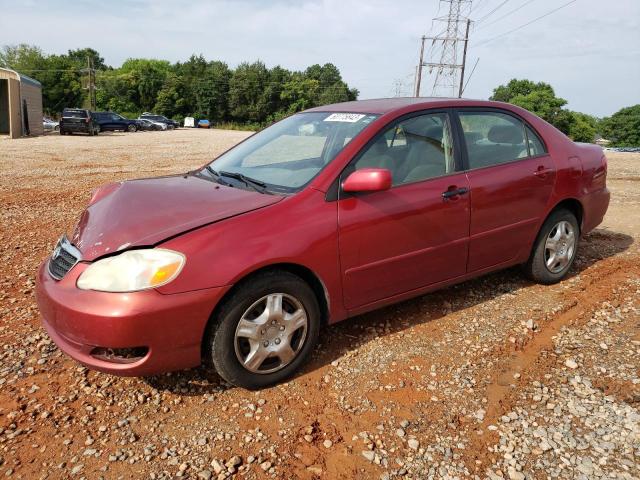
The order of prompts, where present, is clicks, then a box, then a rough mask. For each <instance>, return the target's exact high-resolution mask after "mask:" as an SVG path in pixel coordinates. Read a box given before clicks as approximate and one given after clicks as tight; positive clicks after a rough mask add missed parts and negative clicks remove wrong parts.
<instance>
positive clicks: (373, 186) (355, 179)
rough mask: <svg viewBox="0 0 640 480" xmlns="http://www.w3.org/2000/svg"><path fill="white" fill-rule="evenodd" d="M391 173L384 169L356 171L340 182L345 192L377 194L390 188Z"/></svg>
mask: <svg viewBox="0 0 640 480" xmlns="http://www.w3.org/2000/svg"><path fill="white" fill-rule="evenodd" d="M391 183H392V178H391V172H390V171H389V170H387V169H386V168H363V169H362V170H356V171H355V172H353V173H352V174H351V175H349V176H348V177H347V179H346V180H345V181H344V182H342V190H343V191H345V192H352V193H354V192H379V191H382V190H389V189H390V188H391Z"/></svg>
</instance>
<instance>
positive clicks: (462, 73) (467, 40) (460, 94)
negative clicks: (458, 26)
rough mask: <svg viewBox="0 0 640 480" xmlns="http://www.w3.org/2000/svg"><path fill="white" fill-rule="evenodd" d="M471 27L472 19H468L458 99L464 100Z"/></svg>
mask: <svg viewBox="0 0 640 480" xmlns="http://www.w3.org/2000/svg"><path fill="white" fill-rule="evenodd" d="M470 26H471V19H470V18H467V29H466V30H465V32H464V50H463V51H462V68H461V70H460V89H459V90H458V98H462V91H463V90H464V67H465V66H466V64H467V45H468V44H469V27H470Z"/></svg>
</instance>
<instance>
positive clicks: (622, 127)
mask: <svg viewBox="0 0 640 480" xmlns="http://www.w3.org/2000/svg"><path fill="white" fill-rule="evenodd" d="M600 129H601V133H602V135H603V136H604V138H606V139H608V140H611V142H612V145H614V146H616V147H640V104H638V105H633V106H632V107H626V108H623V109H621V110H618V111H617V112H616V113H614V114H613V115H611V116H610V117H606V118H603V119H602V122H601V123H600Z"/></svg>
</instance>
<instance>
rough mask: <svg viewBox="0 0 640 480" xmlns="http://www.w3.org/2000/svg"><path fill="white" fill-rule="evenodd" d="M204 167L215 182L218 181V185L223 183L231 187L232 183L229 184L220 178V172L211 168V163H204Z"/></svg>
mask: <svg viewBox="0 0 640 480" xmlns="http://www.w3.org/2000/svg"><path fill="white" fill-rule="evenodd" d="M204 169H205V170H206V171H207V172H209V173H210V174H211V176H213V178H214V179H215V181H216V182H218V183H219V184H220V185H225V186H227V187H232V186H233V185H231V184H230V183H227V182H225V181H223V180H221V179H220V176H221V175H220V173H219V172H217V171H216V170H214V169H213V167H212V166H211V165H205V167H204Z"/></svg>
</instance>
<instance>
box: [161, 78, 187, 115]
mask: <svg viewBox="0 0 640 480" xmlns="http://www.w3.org/2000/svg"><path fill="white" fill-rule="evenodd" d="M186 90H187V89H186V87H185V83H184V80H183V78H182V77H180V76H178V75H177V74H176V73H175V72H170V73H169V74H168V75H167V78H166V80H165V81H164V84H163V85H162V88H161V89H160V91H158V96H157V98H156V105H155V107H154V108H153V111H154V112H155V113H158V114H160V115H165V116H166V117H176V118H180V119H183V118H184V117H186V116H188V115H189V114H190V111H189V105H188V104H187V91H186Z"/></svg>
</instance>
